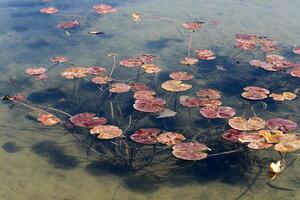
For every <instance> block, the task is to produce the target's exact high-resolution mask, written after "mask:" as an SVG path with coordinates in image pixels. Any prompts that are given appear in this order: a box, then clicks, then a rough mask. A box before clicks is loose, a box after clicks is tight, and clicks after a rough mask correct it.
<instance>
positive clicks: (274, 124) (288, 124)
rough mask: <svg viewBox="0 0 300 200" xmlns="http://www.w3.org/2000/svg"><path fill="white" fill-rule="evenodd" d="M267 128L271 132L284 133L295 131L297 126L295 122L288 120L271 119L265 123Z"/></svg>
mask: <svg viewBox="0 0 300 200" xmlns="http://www.w3.org/2000/svg"><path fill="white" fill-rule="evenodd" d="M267 127H268V128H269V129H272V130H273V129H274V130H281V131H283V132H284V133H286V132H291V131H294V130H296V129H297V127H298V125H297V123H296V122H294V121H291V120H288V119H282V118H273V119H269V120H268V121H267Z"/></svg>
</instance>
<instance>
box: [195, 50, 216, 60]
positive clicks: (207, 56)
mask: <svg viewBox="0 0 300 200" xmlns="http://www.w3.org/2000/svg"><path fill="white" fill-rule="evenodd" d="M196 57H197V58H198V59H200V60H214V59H215V58H216V56H215V54H214V53H213V52H212V51H211V50H208V49H197V50H196Z"/></svg>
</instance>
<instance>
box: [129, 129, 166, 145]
mask: <svg viewBox="0 0 300 200" xmlns="http://www.w3.org/2000/svg"><path fill="white" fill-rule="evenodd" d="M160 132H161V130H160V129H158V128H142V129H139V130H137V131H136V132H134V134H132V135H131V136H130V139H132V140H133V141H135V142H137V143H140V144H156V143H157V135H158V134H159V133H160Z"/></svg>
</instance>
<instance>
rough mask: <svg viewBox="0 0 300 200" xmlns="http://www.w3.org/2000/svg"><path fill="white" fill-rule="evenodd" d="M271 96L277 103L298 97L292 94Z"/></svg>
mask: <svg viewBox="0 0 300 200" xmlns="http://www.w3.org/2000/svg"><path fill="white" fill-rule="evenodd" d="M269 96H270V97H272V98H273V100H275V101H284V100H293V99H296V97H297V95H296V94H294V93H292V92H283V93H282V94H276V93H272V94H270V95H269Z"/></svg>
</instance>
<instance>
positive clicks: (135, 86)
mask: <svg viewBox="0 0 300 200" xmlns="http://www.w3.org/2000/svg"><path fill="white" fill-rule="evenodd" d="M129 86H130V87H131V90H132V91H133V92H138V91H146V90H150V88H149V87H148V86H146V84H145V83H135V82H131V83H129Z"/></svg>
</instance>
